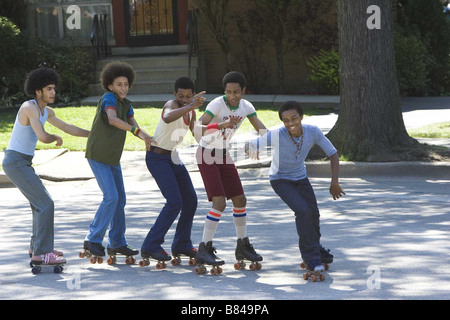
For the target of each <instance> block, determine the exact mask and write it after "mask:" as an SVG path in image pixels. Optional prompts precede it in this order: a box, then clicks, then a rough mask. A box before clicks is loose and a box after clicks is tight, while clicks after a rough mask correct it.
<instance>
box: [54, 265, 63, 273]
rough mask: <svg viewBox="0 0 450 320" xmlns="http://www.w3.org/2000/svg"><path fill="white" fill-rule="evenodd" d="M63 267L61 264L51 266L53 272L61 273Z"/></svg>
mask: <svg viewBox="0 0 450 320" xmlns="http://www.w3.org/2000/svg"><path fill="white" fill-rule="evenodd" d="M63 270H64V268H63V267H62V266H56V267H54V268H53V272H54V273H61V272H63Z"/></svg>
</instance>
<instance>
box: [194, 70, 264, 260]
mask: <svg viewBox="0 0 450 320" xmlns="http://www.w3.org/2000/svg"><path fill="white" fill-rule="evenodd" d="M223 86H224V90H225V95H224V96H220V97H218V98H216V99H214V100H213V101H211V102H210V103H209V104H208V106H207V108H206V111H205V113H204V114H203V116H202V117H200V119H199V123H198V125H200V127H201V130H202V137H201V139H200V141H199V149H198V151H197V163H198V167H199V169H200V173H201V176H202V179H203V183H204V185H205V189H206V193H207V195H208V200H209V201H210V202H212V208H211V210H210V211H209V212H208V214H207V215H206V219H205V225H204V230H203V238H202V242H201V243H200V245H199V248H198V253H197V256H196V260H197V262H198V264H208V265H215V266H217V265H222V264H224V261H222V260H220V258H218V257H217V256H216V255H215V254H214V253H215V248H213V247H212V240H213V237H214V234H215V232H216V229H217V226H218V224H219V221H220V217H221V216H222V213H223V212H224V210H225V207H226V200H227V199H228V200H229V199H231V201H232V202H233V221H234V225H235V227H236V236H237V239H238V240H237V246H236V259H237V260H238V261H243V260H244V259H245V260H250V261H252V262H255V261H256V262H257V261H262V259H263V258H262V257H261V256H260V255H259V254H257V253H256V252H255V250H254V249H253V246H252V245H251V244H250V241H249V239H248V237H247V234H246V233H247V230H246V229H247V212H246V204H247V199H246V198H245V195H244V190H243V188H242V183H241V179H240V177H239V174H238V172H237V169H236V166H235V164H234V162H233V160H232V158H231V156H230V154H229V152H228V149H229V147H230V140H231V138H232V136H233V135H234V133H235V132H236V130H237V129H238V128H239V127H240V125H241V124H242V122H243V121H244V120H245V118H248V119H249V121H250V123H251V124H252V125H253V127H254V128H255V129H256V131H258V132H259V133H260V134H261V135H262V134H264V133H265V132H266V131H267V130H266V127H265V126H264V124H263V123H262V122H261V121H260V120H259V119H258V117H257V115H256V111H255V108H254V107H253V105H252V104H251V103H250V102H249V101H247V100H245V99H242V96H243V94H244V93H245V86H246V80H245V77H244V76H243V75H242V74H240V73H238V72H230V73H228V74H226V75H225V77H224V78H223ZM197 130H198V127H197Z"/></svg>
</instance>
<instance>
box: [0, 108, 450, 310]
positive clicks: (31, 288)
mask: <svg viewBox="0 0 450 320" xmlns="http://www.w3.org/2000/svg"><path fill="white" fill-rule="evenodd" d="M442 101H443V100H442ZM445 103H447V101H446V102H445ZM447 105H448V104H447ZM439 106H441V107H438V106H433V107H432V108H429V109H427V108H424V107H423V106H422V107H420V108H418V107H411V108H410V109H408V110H404V111H405V112H404V119H405V124H406V126H407V127H408V126H415V125H417V124H419V123H421V124H423V123H428V122H432V121H434V122H443V121H450V112H449V111H450V110H449V108H448V107H447V108H444V107H442V103H441V104H439ZM435 110H440V111H441V112H440V113H438V112H437V111H435ZM411 113H414V117H413V114H411ZM431 114H432V115H433V116H432V117H431V118H430V119H429V117H427V115H431ZM437 115H438V116H437ZM336 116H337V115H326V116H323V117H327V119H328V120H326V121H325V120H324V119H325V118H323V120H319V119H317V118H315V117H311V119H309V120H308V119H305V123H306V122H308V121H311V123H313V122H314V121H317V123H321V125H320V127H321V128H322V130H323V131H327V126H329V125H330V123H332V121H333V118H334V119H335V118H336ZM408 117H410V119H413V118H414V120H407V119H408ZM334 121H335V120H334ZM413 122H414V124H413ZM248 138H251V136H239V137H237V139H236V140H237V141H238V142H237V143H236V145H238V144H239V143H241V142H242V141H243V140H245V139H248ZM430 142H431V143H440V144H442V145H447V144H448V140H446V141H430ZM236 150H237V149H236ZM194 151H195V147H190V146H186V147H185V148H183V150H182V152H181V157H182V160H183V161H184V162H185V163H186V165H187V167H188V168H189V169H190V174H191V178H192V180H193V183H194V186H195V189H196V191H197V194H198V198H199V205H198V210H197V214H196V216H195V219H194V225H193V229H192V239H193V242H194V243H195V244H198V243H199V242H200V240H201V236H202V232H203V221H204V217H205V215H206V213H207V211H208V210H209V208H210V204H209V203H208V201H207V200H206V194H205V190H204V187H203V182H202V180H201V177H200V174H199V172H198V171H197V170H196V168H195V163H194V162H193V161H192V154H193V152H194ZM61 153H63V154H62V155H61ZM235 155H236V156H237V157H238V158H239V157H240V153H238V152H235ZM0 156H1V154H0ZM144 157H145V153H144V152H125V153H124V155H123V160H122V169H123V173H124V181H125V189H126V192H127V206H126V216H127V232H126V237H127V241H128V243H129V245H130V246H132V247H135V248H138V249H139V248H140V246H141V244H142V241H143V239H144V238H145V236H146V234H147V232H148V231H149V229H150V227H151V226H152V224H153V222H154V221H155V219H156V217H157V215H158V213H159V211H160V209H161V208H162V206H163V205H164V201H163V199H162V197H161V194H160V192H159V189H158V187H157V185H156V183H155V181H154V180H153V178H152V177H151V175H150V173H149V172H148V170H147V168H146V166H145V161H144ZM34 162H35V164H36V166H35V169H36V171H37V172H38V173H39V174H40V175H41V177H43V178H44V180H43V181H44V184H45V185H46V187H47V189H48V191H49V193H50V194H51V195H52V197H53V199H54V201H55V207H56V208H55V247H56V248H57V249H60V250H63V251H64V254H65V257H66V258H67V259H68V264H67V266H66V268H65V270H64V272H63V273H60V274H54V273H53V272H52V270H51V269H44V270H43V271H42V272H41V273H40V274H39V275H33V274H32V273H31V271H30V267H29V266H28V256H27V249H28V245H29V241H30V238H29V237H30V233H31V217H30V207H29V204H28V203H27V202H26V200H25V198H24V197H23V195H22V194H21V193H20V192H19V191H18V190H17V189H16V188H13V187H10V186H8V185H7V184H4V185H3V187H2V188H1V189H0V225H1V226H2V228H0V239H1V241H2V248H3V249H2V250H1V251H0V289H1V290H0V299H8V300H16V299H55V300H58V299H74V300H77V299H88V300H95V299H127V300H134V299H151V300H192V301H195V300H197V301H199V302H198V303H200V305H201V301H204V300H221V301H228V300H243V299H244V300H258V301H259V303H261V301H262V300H303V299H332V300H353V299H450V272H448V270H447V269H446V268H445V267H443V266H446V265H449V264H450V255H449V254H448V253H449V252H450V241H449V240H450V222H449V221H450V197H449V194H450V164H449V163H415V162H413V163H375V164H364V163H342V164H341V179H340V183H341V185H342V187H343V189H344V191H345V192H346V196H344V197H343V198H342V199H340V200H338V201H334V200H333V199H332V198H331V196H330V195H329V193H328V187H329V183H330V175H329V174H330V168H329V163H328V162H325V163H317V162H310V163H308V164H307V169H308V175H309V177H310V180H311V182H312V185H313V187H314V189H315V192H316V196H317V200H318V204H319V208H320V211H321V234H322V238H321V242H322V245H323V246H324V247H326V248H329V249H331V253H332V254H334V256H335V259H334V262H333V264H332V265H331V267H330V270H328V271H327V272H326V279H325V281H323V282H315V283H312V282H311V281H305V280H303V278H302V271H301V270H300V268H299V264H300V262H301V261H300V255H299V250H298V237H297V233H296V230H295V224H294V216H293V213H292V212H291V210H290V209H289V208H288V207H287V206H286V205H285V204H284V203H283V202H282V201H281V200H280V199H279V197H278V196H277V195H276V194H275V193H274V191H273V190H272V189H271V187H270V183H269V181H268V168H267V165H268V163H269V162H268V159H262V160H261V161H260V163H259V164H257V165H256V166H255V168H251V166H250V163H249V160H247V159H243V158H242V159H241V158H239V159H238V161H237V164H238V168H239V173H240V175H241V178H242V182H243V185H244V190H245V193H246V196H247V199H248V204H247V213H248V235H249V237H250V239H251V241H252V243H253V245H254V247H255V249H256V250H257V252H259V253H260V254H261V255H262V256H263V257H264V261H263V262H262V265H263V266H262V269H261V270H260V271H256V272H254V271H250V270H248V269H247V270H239V271H236V270H234V268H233V264H234V262H235V259H234V249H235V246H236V239H235V231H234V225H233V221H232V213H231V203H228V207H227V209H226V211H225V214H224V215H223V218H222V220H221V222H220V224H219V227H218V230H217V233H216V236H215V240H214V245H215V246H216V247H217V250H218V255H219V256H220V257H221V258H223V259H224V260H225V261H226V264H225V266H224V272H223V274H221V275H219V276H211V275H210V274H205V275H200V276H199V275H195V274H194V272H193V267H190V266H188V264H187V261H186V260H184V261H183V264H182V265H181V266H176V267H173V266H171V265H169V266H168V268H167V269H164V270H156V267H155V264H156V262H155V261H152V262H151V265H150V266H148V267H144V268H141V267H139V266H138V265H137V264H135V265H131V266H129V265H126V264H125V263H124V259H121V258H119V261H118V264H117V265H113V266H109V265H107V264H106V263H103V264H90V262H89V261H88V260H86V259H80V258H78V252H79V251H80V250H81V248H82V243H83V239H84V237H85V235H86V233H87V230H88V225H89V223H90V221H91V220H92V218H93V216H94V214H95V211H96V209H97V208H98V205H99V203H100V202H101V199H102V194H101V192H100V190H99V188H98V185H97V183H96V180H95V179H92V177H93V176H92V172H90V169H89V166H88V165H87V162H86V160H85V159H84V155H83V153H79V152H65V151H64V150H62V151H47V152H38V153H37V155H36V158H35V161H34ZM174 231H175V225H174V226H173V227H172V228H171V229H170V231H169V233H168V234H167V237H166V242H165V243H164V244H163V247H164V248H165V249H166V251H168V252H169V253H170V245H171V241H172V238H173V235H174ZM104 244H105V245H106V242H105V243H104ZM137 258H138V261H139V259H140V256H138V257H137ZM183 306H186V307H187V302H186V303H185V304H184V305H183ZM171 311H172V312H174V313H173V314H174V315H175V314H181V312H182V310H181V306H179V305H177V309H174V310H171Z"/></svg>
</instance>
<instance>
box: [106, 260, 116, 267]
mask: <svg viewBox="0 0 450 320" xmlns="http://www.w3.org/2000/svg"><path fill="white" fill-rule="evenodd" d="M114 260H115V259H114V258H108V259H106V263H107V264H108V265H109V266H111V265H113V264H114V263H115V261H114Z"/></svg>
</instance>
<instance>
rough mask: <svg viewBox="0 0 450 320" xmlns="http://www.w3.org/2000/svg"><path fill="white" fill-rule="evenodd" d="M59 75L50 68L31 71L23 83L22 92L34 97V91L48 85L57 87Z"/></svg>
mask: <svg viewBox="0 0 450 320" xmlns="http://www.w3.org/2000/svg"><path fill="white" fill-rule="evenodd" d="M58 83H59V75H58V73H57V72H56V71H55V70H53V69H50V68H46V67H41V68H39V69H35V70H33V71H31V72H30V73H29V74H28V76H27V79H26V81H25V86H24V90H25V93H26V94H27V95H28V96H30V97H35V96H36V90H42V89H43V88H45V87H46V86H48V85H50V84H54V85H55V86H58Z"/></svg>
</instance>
